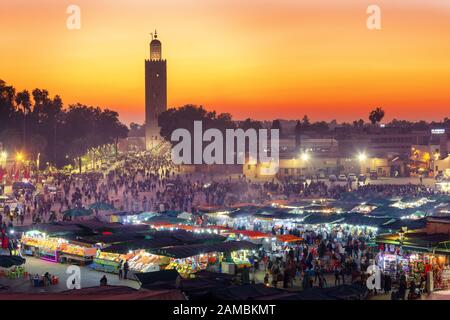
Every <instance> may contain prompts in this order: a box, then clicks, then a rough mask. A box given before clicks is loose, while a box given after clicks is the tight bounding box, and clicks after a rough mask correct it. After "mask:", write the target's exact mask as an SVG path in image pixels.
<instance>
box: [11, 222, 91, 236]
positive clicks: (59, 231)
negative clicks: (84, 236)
mask: <svg viewBox="0 0 450 320" xmlns="http://www.w3.org/2000/svg"><path fill="white" fill-rule="evenodd" d="M14 230H15V231H16V232H27V231H32V230H37V231H40V232H43V233H46V234H47V235H49V236H58V235H67V234H75V233H82V232H83V231H84V230H83V228H81V227H80V226H78V225H77V224H74V223H71V222H54V223H40V224H34V225H28V226H17V227H14Z"/></svg>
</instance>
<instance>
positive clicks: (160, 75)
mask: <svg viewBox="0 0 450 320" xmlns="http://www.w3.org/2000/svg"><path fill="white" fill-rule="evenodd" d="M166 110H167V65H166V60H163V59H162V48H161V41H159V40H158V35H157V33H156V30H155V33H154V34H152V41H151V42H150V59H146V60H145V146H146V149H147V150H150V149H152V148H154V147H155V146H157V145H158V144H159V143H160V142H161V136H160V134H159V131H160V128H159V126H158V116H159V115H160V114H161V113H162V112H164V111H166Z"/></svg>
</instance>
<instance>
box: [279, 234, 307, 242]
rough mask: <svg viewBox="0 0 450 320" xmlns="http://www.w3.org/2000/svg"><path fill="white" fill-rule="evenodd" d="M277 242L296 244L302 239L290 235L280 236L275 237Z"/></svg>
mask: <svg viewBox="0 0 450 320" xmlns="http://www.w3.org/2000/svg"><path fill="white" fill-rule="evenodd" d="M276 238H277V240H278V241H280V242H297V241H303V239H302V238H300V237H297V236H294V235H292V234H280V235H277V236H276Z"/></svg>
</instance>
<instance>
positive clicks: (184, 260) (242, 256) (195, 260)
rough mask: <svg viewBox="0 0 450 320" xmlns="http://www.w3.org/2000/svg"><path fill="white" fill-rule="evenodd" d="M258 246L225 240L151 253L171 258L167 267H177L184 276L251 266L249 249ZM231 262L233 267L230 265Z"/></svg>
mask: <svg viewBox="0 0 450 320" xmlns="http://www.w3.org/2000/svg"><path fill="white" fill-rule="evenodd" d="M257 247H258V246H257V245H255V244H253V243H251V242H249V241H225V242H221V243H214V244H209V245H207V244H194V245H185V246H171V247H165V248H160V249H155V250H151V253H153V254H156V255H159V256H163V257H168V258H170V263H169V264H168V265H167V266H166V268H165V269H176V270H177V271H178V272H179V273H180V274H181V275H182V276H183V277H189V276H190V274H192V273H196V272H198V271H200V270H210V271H215V272H219V271H220V270H222V272H227V273H228V271H229V270H230V269H231V270H233V271H235V270H236V269H237V268H239V267H243V266H249V265H250V263H249V260H248V257H249V252H248V251H253V250H255V249H257ZM246 251H247V252H246ZM224 264H225V266H226V267H224ZM230 264H231V265H233V268H229V267H228V266H229V265H230ZM236 267H237V268H236ZM225 269H226V270H225ZM227 270H228V271H227ZM233 273H234V272H233Z"/></svg>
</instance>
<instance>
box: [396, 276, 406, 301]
mask: <svg viewBox="0 0 450 320" xmlns="http://www.w3.org/2000/svg"><path fill="white" fill-rule="evenodd" d="M406 286H407V283H406V276H405V273H404V272H402V273H401V276H400V285H399V288H398V294H399V296H400V299H401V300H405V293H406Z"/></svg>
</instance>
